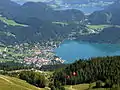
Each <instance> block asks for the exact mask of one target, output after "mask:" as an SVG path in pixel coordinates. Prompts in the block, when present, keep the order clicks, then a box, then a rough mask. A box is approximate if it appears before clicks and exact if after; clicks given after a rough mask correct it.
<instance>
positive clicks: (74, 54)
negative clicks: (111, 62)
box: [54, 40, 120, 63]
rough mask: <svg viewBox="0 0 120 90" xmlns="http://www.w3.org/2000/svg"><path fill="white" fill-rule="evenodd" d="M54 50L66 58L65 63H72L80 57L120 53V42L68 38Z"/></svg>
mask: <svg viewBox="0 0 120 90" xmlns="http://www.w3.org/2000/svg"><path fill="white" fill-rule="evenodd" d="M54 51H55V53H56V55H57V56H59V57H61V58H62V59H63V60H66V61H65V63H72V62H74V61H76V60H78V59H88V58H91V57H98V56H114V55H120V44H99V43H88V42H83V41H74V40H67V41H64V42H63V43H61V44H60V46H59V47H58V48H56V49H55V50H54Z"/></svg>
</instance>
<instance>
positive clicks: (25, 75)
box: [19, 71, 46, 88]
mask: <svg viewBox="0 0 120 90" xmlns="http://www.w3.org/2000/svg"><path fill="white" fill-rule="evenodd" d="M19 77H20V79H22V80H25V81H27V82H28V83H30V84H32V85H35V86H37V87H40V88H44V87H45V84H46V79H45V76H44V74H41V73H39V72H34V71H23V72H21V73H20V74H19Z"/></svg>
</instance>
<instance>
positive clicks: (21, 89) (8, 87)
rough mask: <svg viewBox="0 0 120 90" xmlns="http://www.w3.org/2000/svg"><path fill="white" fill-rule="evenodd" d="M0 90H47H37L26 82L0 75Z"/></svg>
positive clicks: (39, 89)
mask: <svg viewBox="0 0 120 90" xmlns="http://www.w3.org/2000/svg"><path fill="white" fill-rule="evenodd" d="M0 90H47V89H42V88H37V87H35V86H32V85H30V84H28V83H27V82H25V81H23V80H20V79H17V78H14V77H9V76H3V75H0Z"/></svg>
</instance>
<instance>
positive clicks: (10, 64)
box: [0, 61, 32, 71]
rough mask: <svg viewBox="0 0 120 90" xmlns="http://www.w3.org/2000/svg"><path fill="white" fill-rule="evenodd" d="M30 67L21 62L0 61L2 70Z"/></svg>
mask: <svg viewBox="0 0 120 90" xmlns="http://www.w3.org/2000/svg"><path fill="white" fill-rule="evenodd" d="M31 68H32V66H29V65H25V64H21V63H15V62H13V61H9V62H3V63H0V70H4V71H12V70H20V69H31Z"/></svg>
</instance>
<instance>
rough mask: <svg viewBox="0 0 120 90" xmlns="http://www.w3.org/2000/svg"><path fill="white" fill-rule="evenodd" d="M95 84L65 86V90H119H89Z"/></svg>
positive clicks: (107, 89) (118, 89) (106, 89)
mask: <svg viewBox="0 0 120 90" xmlns="http://www.w3.org/2000/svg"><path fill="white" fill-rule="evenodd" d="M94 86H95V83H92V85H91V86H90V84H78V85H67V86H65V90H120V88H114V89H109V88H98V89H97V88H94V89H93V88H89V87H94Z"/></svg>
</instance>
